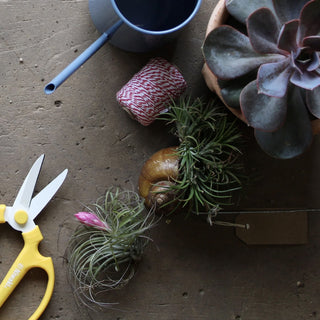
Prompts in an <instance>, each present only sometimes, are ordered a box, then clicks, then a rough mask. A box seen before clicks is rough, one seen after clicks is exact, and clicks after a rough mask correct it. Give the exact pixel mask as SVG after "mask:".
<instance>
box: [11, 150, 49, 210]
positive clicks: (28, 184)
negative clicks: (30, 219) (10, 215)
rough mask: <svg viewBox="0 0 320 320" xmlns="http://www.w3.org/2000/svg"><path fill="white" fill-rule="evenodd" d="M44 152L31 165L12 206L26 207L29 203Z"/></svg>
mask: <svg viewBox="0 0 320 320" xmlns="http://www.w3.org/2000/svg"><path fill="white" fill-rule="evenodd" d="M43 159H44V154H42V155H41V156H40V157H39V158H38V159H37V160H36V161H35V162H34V164H33V165H32V167H31V169H30V171H29V173H28V175H27V176H26V178H25V179H24V181H23V184H22V186H21V188H20V190H19V192H18V195H17V197H16V200H15V201H14V204H13V207H14V208H21V209H22V208H24V209H27V208H28V207H29V205H30V201H31V197H32V194H33V191H34V187H35V185H36V182H37V179H38V176H39V172H40V170H41V166H42V162H43Z"/></svg>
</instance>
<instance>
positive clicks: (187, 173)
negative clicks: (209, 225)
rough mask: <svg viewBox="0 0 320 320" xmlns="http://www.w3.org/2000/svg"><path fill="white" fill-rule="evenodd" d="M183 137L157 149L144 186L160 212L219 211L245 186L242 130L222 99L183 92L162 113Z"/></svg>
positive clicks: (142, 180) (150, 203)
mask: <svg viewBox="0 0 320 320" xmlns="http://www.w3.org/2000/svg"><path fill="white" fill-rule="evenodd" d="M163 120H165V121H166V122H167V124H173V125H174V134H175V135H176V136H177V137H178V139H179V143H178V146H176V147H169V148H165V149H162V150H160V151H158V152H156V153H155V154H154V155H153V156H151V157H150V159H148V160H147V161H146V162H145V164H144V166H143V167H142V170H141V174H140V178H139V192H140V194H141V196H142V197H144V198H145V199H146V204H147V206H149V207H152V206H155V207H156V208H157V209H158V210H159V208H160V209H162V210H160V211H161V212H163V211H165V212H166V213H171V212H174V211H175V210H176V209H181V208H182V209H184V210H185V211H187V212H188V213H190V212H194V213H197V214H199V213H201V212H202V213H203V212H205V213H206V214H208V215H210V216H211V215H213V216H215V215H216V214H217V213H218V211H219V210H220V209H221V206H223V205H225V204H230V200H231V197H232V194H233V191H235V190H238V189H240V187H241V181H240V172H241V165H240V162H239V161H238V160H239V159H238V158H239V155H240V154H241V152H240V150H239V148H238V145H239V144H240V141H241V134H240V133H239V131H238V128H237V126H236V123H235V121H232V122H231V121H229V120H228V118H227V114H226V113H225V112H223V107H221V105H218V104H217V101H212V102H211V103H206V102H204V101H203V100H201V99H195V100H194V101H193V102H191V99H190V98H182V99H180V101H179V102H178V103H175V102H172V104H171V105H170V107H169V111H168V112H167V113H166V114H164V115H163Z"/></svg>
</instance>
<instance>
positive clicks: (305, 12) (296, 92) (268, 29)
mask: <svg viewBox="0 0 320 320" xmlns="http://www.w3.org/2000/svg"><path fill="white" fill-rule="evenodd" d="M225 4H226V8H227V10H228V12H229V13H230V15H231V17H233V18H235V19H236V20H238V22H240V24H238V25H240V27H238V26H237V27H232V26H231V25H222V26H220V27H218V28H216V29H214V30H212V31H211V32H210V33H209V34H208V36H207V38H206V40H205V42H204V45H203V54H204V58H205V61H206V63H207V65H208V66H209V68H210V70H211V71H212V72H213V74H214V75H215V76H216V77H217V78H218V83H219V86H220V88H221V94H222V97H223V99H224V101H225V102H226V104H228V105H229V106H230V107H233V108H241V111H242V113H243V115H244V117H245V119H246V121H247V123H248V124H249V125H250V126H252V127H253V128H255V137H256V140H257V142H258V144H259V145H260V146H261V147H262V149H263V150H264V151H265V152H267V153H268V154H270V155H271V156H273V157H277V158H283V159H285V158H292V157H295V156H297V155H300V154H302V153H303V152H304V151H305V150H306V148H307V147H308V146H309V145H310V144H311V142H312V127H311V120H312V119H315V118H320V57H319V51H320V19H319V17H320V1H319V0H311V1H310V0H295V1H292V0H263V1H260V0H259V1H257V0H252V1H247V0H226V2H225Z"/></svg>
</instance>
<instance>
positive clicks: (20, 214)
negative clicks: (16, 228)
mask: <svg viewBox="0 0 320 320" xmlns="http://www.w3.org/2000/svg"><path fill="white" fill-rule="evenodd" d="M14 220H15V222H16V223H18V224H20V225H24V224H26V223H27V221H28V214H27V213H26V212H25V211H24V210H18V211H16V213H15V214H14Z"/></svg>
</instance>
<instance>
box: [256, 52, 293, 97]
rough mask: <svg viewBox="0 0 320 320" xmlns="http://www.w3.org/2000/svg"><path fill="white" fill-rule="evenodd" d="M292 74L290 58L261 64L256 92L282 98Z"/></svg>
mask: <svg viewBox="0 0 320 320" xmlns="http://www.w3.org/2000/svg"><path fill="white" fill-rule="evenodd" d="M292 73H293V68H292V67H291V65H290V58H287V59H283V60H281V61H278V62H273V63H265V64H263V65H262V66H261V67H260V68H259V71H258V92H259V93H263V94H266V95H268V96H271V97H278V98H282V97H284V96H285V94H286V92H287V87H288V82H289V79H290V76H291V75H292Z"/></svg>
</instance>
